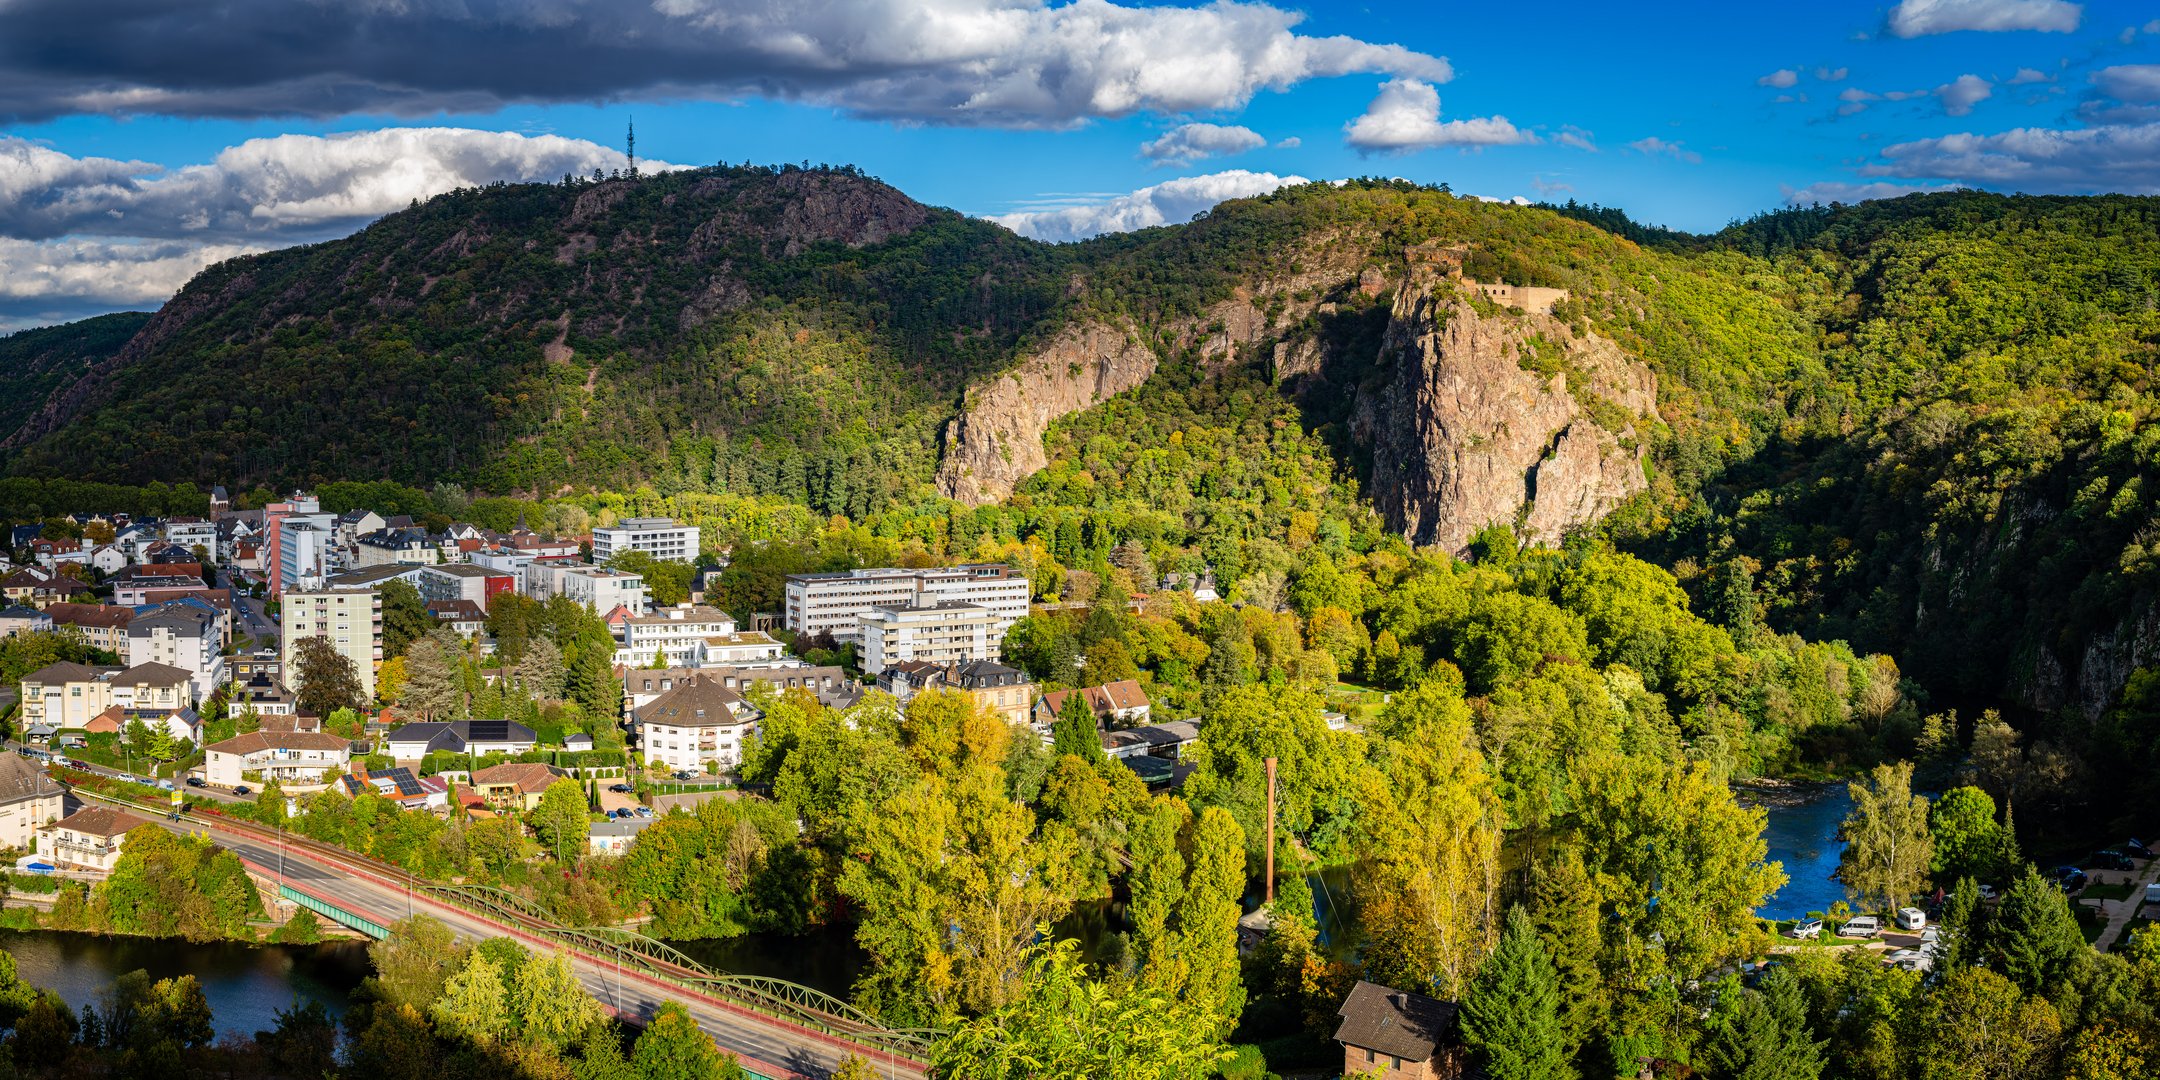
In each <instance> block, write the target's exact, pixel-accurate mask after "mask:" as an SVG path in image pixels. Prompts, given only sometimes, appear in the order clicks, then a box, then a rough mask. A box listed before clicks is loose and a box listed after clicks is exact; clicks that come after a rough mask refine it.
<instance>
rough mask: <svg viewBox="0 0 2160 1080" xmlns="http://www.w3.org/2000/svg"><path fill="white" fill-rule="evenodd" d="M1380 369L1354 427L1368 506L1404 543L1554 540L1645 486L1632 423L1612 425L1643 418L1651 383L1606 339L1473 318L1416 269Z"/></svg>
mask: <svg viewBox="0 0 2160 1080" xmlns="http://www.w3.org/2000/svg"><path fill="white" fill-rule="evenodd" d="M1380 362H1381V364H1382V365H1383V369H1384V370H1383V373H1382V377H1381V379H1380V380H1379V381H1378V382H1377V383H1376V384H1368V386H1367V389H1366V390H1365V392H1364V394H1363V395H1362V396H1361V397H1360V400H1359V401H1358V406H1357V411H1356V413H1355V415H1354V418H1353V421H1352V429H1353V434H1354V435H1355V436H1356V437H1357V438H1358V440H1359V441H1360V442H1361V443H1363V444H1364V445H1366V446H1368V447H1369V448H1370V449H1371V451H1372V460H1373V471H1372V497H1373V501H1374V504H1375V505H1376V507H1377V508H1378V509H1379V511H1380V513H1381V514H1382V516H1383V517H1385V518H1386V520H1387V522H1388V526H1389V527H1390V528H1392V529H1395V530H1397V531H1400V532H1401V533H1402V534H1403V535H1404V536H1405V537H1407V538H1408V539H1409V540H1410V541H1411V542H1413V543H1417V544H1431V545H1438V546H1440V547H1444V548H1446V549H1448V550H1451V551H1460V550H1462V549H1463V548H1464V547H1465V546H1466V545H1467V544H1468V542H1469V540H1470V538H1471V536H1472V535H1473V534H1475V533H1476V532H1477V531H1478V530H1479V529H1482V528H1485V527H1486V526H1488V525H1493V524H1510V525H1515V526H1517V529H1518V532H1519V533H1520V534H1521V535H1522V536H1523V537H1524V538H1525V539H1527V540H1535V541H1545V542H1555V541H1558V540H1559V539H1560V538H1561V537H1562V536H1563V535H1564V534H1565V533H1566V532H1567V531H1568V530H1569V529H1572V528H1574V527H1576V526H1579V525H1583V524H1587V523H1589V522H1592V521H1595V520H1597V518H1598V517H1600V516H1601V515H1603V514H1604V513H1606V512H1607V511H1609V510H1611V509H1612V508H1613V507H1614V506H1617V505H1618V504H1619V503H1620V502H1621V501H1623V500H1625V499H1626V498H1628V497H1629V496H1631V495H1633V494H1635V493H1636V492H1638V491H1641V490H1643V488H1644V487H1645V485H1646V481H1645V478H1644V473H1643V450H1642V449H1641V447H1640V446H1639V445H1637V444H1636V442H1635V431H1634V428H1633V426H1632V424H1619V423H1618V420H1617V418H1620V417H1627V418H1633V417H1635V416H1638V415H1641V414H1645V413H1649V412H1651V411H1652V410H1653V409H1654V408H1655V407H1656V401H1657V385H1656V380H1655V377H1654V376H1652V375H1651V373H1650V371H1649V369H1648V368H1646V367H1644V366H1643V365H1642V364H1640V363H1638V362H1636V361H1634V360H1631V359H1630V358H1628V357H1627V356H1626V355H1625V354H1623V353H1622V352H1621V351H1620V349H1619V348H1618V347H1617V346H1616V345H1614V344H1613V343H1612V342H1610V341H1608V340H1606V339H1604V338H1600V337H1598V336H1596V335H1595V334H1588V335H1585V336H1582V337H1577V336H1575V333H1574V331H1572V330H1571V329H1570V328H1569V327H1568V325H1567V324H1565V323H1563V322H1561V321H1559V320H1557V319H1554V318H1552V317H1550V316H1545V315H1534V314H1533V315H1502V314H1491V315H1486V314H1482V313H1481V312H1480V311H1479V306H1478V305H1476V304H1474V303H1473V302H1472V301H1471V299H1470V298H1469V297H1468V296H1467V295H1465V294H1464V293H1463V292H1462V291H1460V287H1459V286H1458V285H1457V284H1456V283H1453V282H1450V281H1448V280H1445V279H1441V278H1438V277H1436V276H1432V275H1424V274H1420V275H1414V276H1413V277H1412V278H1411V280H1410V281H1409V282H1408V283H1406V284H1405V285H1404V286H1403V288H1402V289H1401V290H1400V291H1399V292H1398V293H1397V295H1396V299H1395V304H1394V308H1393V311H1392V313H1391V318H1390V322H1389V325H1388V329H1387V334H1386V337H1385V338H1384V340H1383V343H1382V345H1381V355H1380ZM1595 399H1602V400H1603V401H1604V402H1606V403H1609V404H1610V406H1612V407H1611V408H1595V409H1594V410H1593V404H1592V403H1593V401H1594V400H1595ZM1593 411H1595V412H1597V413H1598V414H1599V415H1601V416H1603V417H1606V418H1607V422H1608V423H1615V424H1618V426H1619V427H1620V430H1617V431H1616V430H1612V429H1610V428H1609V427H1607V426H1605V425H1604V424H1601V423H1600V422H1599V420H1598V419H1594V418H1593V416H1592V412H1593Z"/></svg>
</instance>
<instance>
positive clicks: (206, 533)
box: [165, 517, 218, 559]
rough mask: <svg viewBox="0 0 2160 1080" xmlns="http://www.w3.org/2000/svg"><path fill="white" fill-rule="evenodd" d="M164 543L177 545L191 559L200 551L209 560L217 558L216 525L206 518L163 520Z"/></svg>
mask: <svg viewBox="0 0 2160 1080" xmlns="http://www.w3.org/2000/svg"><path fill="white" fill-rule="evenodd" d="M165 542H166V543H168V544H174V545H177V546H178V547H179V548H180V549H181V550H183V551H186V552H188V554H189V557H190V558H193V557H194V553H195V551H196V550H197V549H198V548H199V549H201V551H202V553H203V555H205V556H207V557H209V558H212V559H214V558H216V557H217V548H218V535H217V523H216V522H214V521H211V520H210V519H208V518H199V517H176V518H166V519H165Z"/></svg>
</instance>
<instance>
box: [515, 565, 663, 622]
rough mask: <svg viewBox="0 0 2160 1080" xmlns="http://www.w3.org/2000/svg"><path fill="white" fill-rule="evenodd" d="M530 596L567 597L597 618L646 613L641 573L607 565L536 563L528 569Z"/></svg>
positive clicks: (543, 597)
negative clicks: (616, 613) (618, 610)
mask: <svg viewBox="0 0 2160 1080" xmlns="http://www.w3.org/2000/svg"><path fill="white" fill-rule="evenodd" d="M525 582H526V590H527V595H529V596H531V597H532V598H533V599H535V600H546V599H549V598H550V597H556V596H567V597H569V598H570V599H572V600H575V601H577V602H578V603H580V604H583V605H585V607H586V609H587V610H589V611H591V612H592V613H593V614H595V615H600V616H605V615H606V614H607V613H608V612H611V611H613V610H615V609H616V608H618V607H619V608H622V609H624V610H625V611H628V612H629V613H631V614H632V615H637V614H642V613H643V612H644V610H645V579H644V578H643V577H641V576H639V575H637V574H631V573H625V572H623V571H621V570H611V569H609V568H607V567H605V566H585V565H582V564H575V565H570V566H559V565H549V564H546V563H538V562H536V563H533V564H532V565H531V566H528V567H526V568H525Z"/></svg>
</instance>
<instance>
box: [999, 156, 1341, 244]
mask: <svg viewBox="0 0 2160 1080" xmlns="http://www.w3.org/2000/svg"><path fill="white" fill-rule="evenodd" d="M1309 182H1310V181H1308V180H1306V179H1305V178H1304V177H1302V176H1277V175H1275V174H1274V173H1265V172H1247V171H1246V170H1244V169H1231V170H1229V171H1227V172H1219V173H1208V174H1206V175H1203V176H1181V177H1179V178H1177V179H1175V180H1166V181H1164V182H1162V183H1160V184H1154V185H1150V186H1148V187H1144V188H1141V189H1139V190H1138V191H1134V192H1132V193H1130V194H1127V195H1119V196H1117V197H1116V198H1113V199H1109V200H1106V201H1103V202H1097V203H1090V204H1087V205H1082V206H1069V207H1065V208H1062V209H1055V210H1024V211H1019V212H1016V213H1010V214H993V215H991V216H990V220H992V221H995V222H997V223H998V224H1000V225H1003V226H1005V227H1006V228H1008V229H1011V230H1012V231H1014V232H1016V233H1019V234H1020V235H1022V236H1026V237H1032V238H1034V239H1037V240H1050V241H1055V242H1065V241H1071V240H1085V239H1087V238H1088V237H1090V236H1099V235H1101V234H1103V233H1109V232H1131V231H1133V230H1134V229H1146V228H1152V227H1153V226H1156V225H1173V224H1177V223H1179V222H1183V221H1190V220H1192V216H1193V215H1194V214H1197V213H1199V212H1201V211H1202V210H1206V209H1209V208H1210V207H1213V206H1214V205H1215V204H1216V203H1219V202H1222V201H1223V200H1225V199H1242V198H1248V197H1250V196H1253V195H1265V194H1267V193H1268V192H1270V191H1274V190H1275V189H1277V188H1281V187H1289V186H1291V185H1294V184H1304V183H1309Z"/></svg>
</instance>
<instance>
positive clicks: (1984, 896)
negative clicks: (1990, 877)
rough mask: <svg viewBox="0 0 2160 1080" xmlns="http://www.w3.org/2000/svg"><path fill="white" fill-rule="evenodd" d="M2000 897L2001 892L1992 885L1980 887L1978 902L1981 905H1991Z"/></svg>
mask: <svg viewBox="0 0 2160 1080" xmlns="http://www.w3.org/2000/svg"><path fill="white" fill-rule="evenodd" d="M2001 895H2002V890H2000V889H1997V888H1996V887H1995V886H1993V885H1982V886H1980V902H1981V903H1983V904H1992V903H1994V902H1995V898H1996V897H1998V896H2001Z"/></svg>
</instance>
